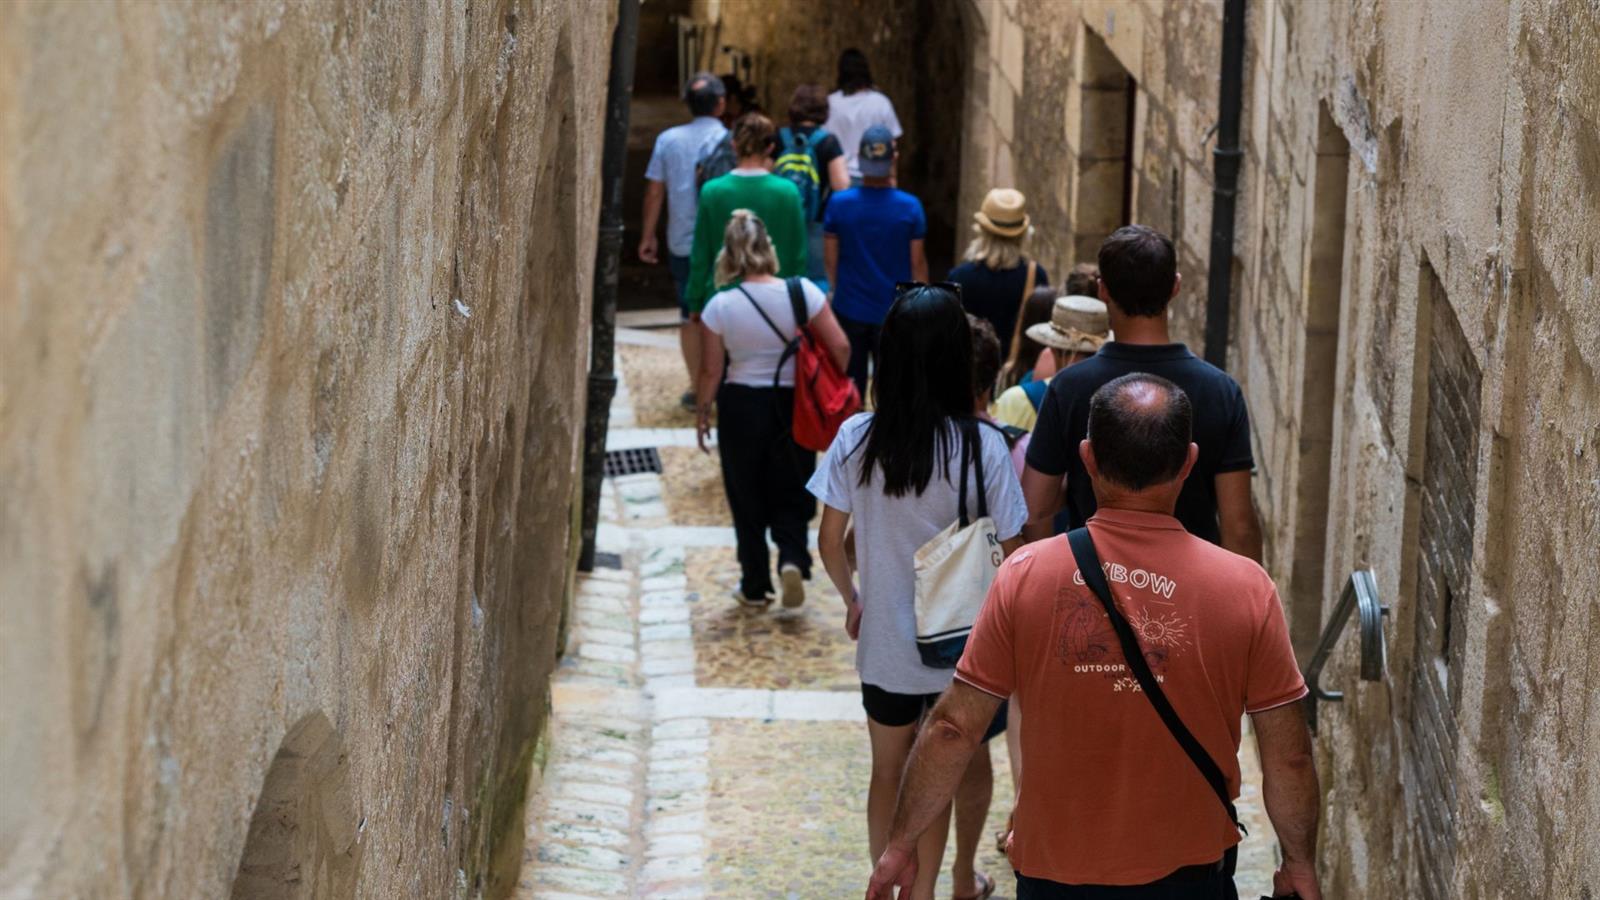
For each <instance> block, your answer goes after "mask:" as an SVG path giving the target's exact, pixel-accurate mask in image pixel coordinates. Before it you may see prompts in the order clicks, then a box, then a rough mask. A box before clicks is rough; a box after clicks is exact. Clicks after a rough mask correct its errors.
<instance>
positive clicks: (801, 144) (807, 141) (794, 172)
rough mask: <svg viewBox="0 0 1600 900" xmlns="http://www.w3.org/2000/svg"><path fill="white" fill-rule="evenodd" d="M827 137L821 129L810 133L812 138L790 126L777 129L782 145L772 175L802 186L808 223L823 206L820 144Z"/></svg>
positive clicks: (801, 196) (813, 219)
mask: <svg viewBox="0 0 1600 900" xmlns="http://www.w3.org/2000/svg"><path fill="white" fill-rule="evenodd" d="M827 136H828V133H827V132H826V131H823V130H822V129H821V128H818V129H817V130H815V131H813V132H811V137H809V138H807V137H802V136H801V135H798V134H795V133H794V130H793V129H791V128H780V129H778V140H779V142H780V143H781V147H780V148H779V154H778V162H777V164H776V165H774V166H773V167H772V174H774V175H777V176H778V177H779V178H784V179H787V180H788V181H789V182H790V183H791V184H793V185H794V186H795V187H796V188H799V189H800V205H801V206H804V207H805V211H806V221H807V222H815V221H816V220H817V210H818V209H819V208H820V207H821V206H822V179H823V174H822V171H821V169H822V167H821V166H820V165H818V164H817V146H818V145H819V144H821V143H822V141H823V140H824V139H825V138H827Z"/></svg>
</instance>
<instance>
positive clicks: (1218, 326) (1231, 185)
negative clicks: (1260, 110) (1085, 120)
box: [1206, 0, 1245, 369]
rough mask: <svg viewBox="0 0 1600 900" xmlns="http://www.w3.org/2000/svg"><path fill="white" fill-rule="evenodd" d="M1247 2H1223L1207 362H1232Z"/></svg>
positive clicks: (1222, 366)
mask: <svg viewBox="0 0 1600 900" xmlns="http://www.w3.org/2000/svg"><path fill="white" fill-rule="evenodd" d="M1244 4H1245V0H1224V2H1223V5H1222V74H1221V77H1220V78H1219V79H1218V82H1217V146H1216V149H1215V150H1213V151H1212V158H1213V160H1214V162H1215V165H1216V170H1215V171H1216V177H1215V179H1214V182H1215V187H1213V188H1212V191H1211V263H1210V269H1209V271H1208V272H1207V273H1206V362H1208V363H1211V364H1212V365H1214V366H1216V367H1217V368H1219V369H1225V368H1227V365H1228V313H1229V310H1230V306H1231V302H1230V300H1231V298H1230V296H1229V294H1230V291H1231V289H1232V286H1233V226H1234V207H1235V205H1236V203H1237V200H1238V195H1239V161H1240V159H1241V158H1242V157H1243V156H1244V151H1243V150H1240V149H1239V111H1240V108H1241V107H1242V105H1243V102H1244V99H1243V98H1244Z"/></svg>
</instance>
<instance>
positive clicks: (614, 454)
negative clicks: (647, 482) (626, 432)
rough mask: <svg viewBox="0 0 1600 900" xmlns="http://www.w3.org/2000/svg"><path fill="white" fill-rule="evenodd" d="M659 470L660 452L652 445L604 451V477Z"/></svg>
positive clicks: (657, 471)
mask: <svg viewBox="0 0 1600 900" xmlns="http://www.w3.org/2000/svg"><path fill="white" fill-rule="evenodd" d="M660 471H661V454H659V453H657V452H656V448H654V447H633V448H630V449H627V450H611V451H608V452H607V453H606V477H607V478H614V477H616V476H618V475H638V474H640V473H642V472H656V473H659V472H660Z"/></svg>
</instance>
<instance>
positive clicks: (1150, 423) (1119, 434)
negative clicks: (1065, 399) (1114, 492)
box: [1089, 372, 1194, 491]
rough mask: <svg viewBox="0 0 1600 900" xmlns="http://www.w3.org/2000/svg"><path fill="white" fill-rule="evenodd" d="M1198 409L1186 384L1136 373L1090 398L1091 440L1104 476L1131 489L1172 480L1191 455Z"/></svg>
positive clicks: (1137, 489) (1120, 379) (1113, 382)
mask: <svg viewBox="0 0 1600 900" xmlns="http://www.w3.org/2000/svg"><path fill="white" fill-rule="evenodd" d="M1193 427H1194V410H1193V409H1192V408H1191V407H1190V404H1189V395H1188V394H1185V393H1184V392H1183V388H1180V387H1178V386H1177V385H1175V384H1173V383H1172V382H1170V381H1168V380H1167V379H1165V378H1162V377H1161V376H1159V375H1149V374H1146V373H1144V372H1133V373H1130V374H1128V375H1124V376H1122V377H1121V378H1117V379H1114V380H1112V381H1108V382H1106V383H1105V384H1104V385H1102V386H1101V387H1100V389H1099V390H1097V391H1095V392H1094V396H1093V397H1090V398H1089V445H1090V446H1091V447H1093V448H1094V461H1095V465H1096V466H1097V467H1098V468H1099V469H1100V475H1101V476H1102V477H1104V478H1105V479H1107V480H1108V481H1113V482H1115V483H1117V484H1118V485H1121V486H1122V487H1125V488H1128V489H1129V490H1134V491H1142V490H1144V489H1145V488H1147V487H1150V486H1151V485H1155V484H1160V483H1162V482H1164V481H1171V480H1172V479H1173V478H1174V477H1176V476H1177V474H1178V473H1179V472H1181V471H1183V464H1184V463H1185V462H1186V461H1188V458H1189V442H1190V440H1191V435H1192V433H1193Z"/></svg>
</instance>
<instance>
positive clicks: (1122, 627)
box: [1067, 527, 1248, 833]
mask: <svg viewBox="0 0 1600 900" xmlns="http://www.w3.org/2000/svg"><path fill="white" fill-rule="evenodd" d="M1067 542H1068V543H1069V544H1071V545H1072V556H1073V558H1074V559H1075V560H1077V563H1078V571H1079V572H1080V573H1081V574H1082V575H1083V582H1084V584H1087V585H1088V586H1089V589H1090V590H1091V591H1094V595H1095V596H1096V597H1098V598H1100V605H1101V606H1104V607H1105V609H1106V616H1107V617H1108V618H1110V619H1111V627H1112V628H1114V629H1116V632H1117V640H1118V641H1120V642H1121V644H1122V656H1123V658H1124V659H1126V660H1127V663H1128V669H1129V670H1130V671H1132V672H1133V677H1134V678H1135V679H1137V680H1138V682H1139V687H1140V688H1142V689H1143V690H1144V695H1145V696H1146V697H1148V698H1150V705H1151V706H1154V707H1155V708H1156V715H1159V716H1160V717H1161V721H1162V722H1163V723H1164V724H1165V725H1166V726H1167V730H1168V731H1170V732H1172V736H1173V737H1174V738H1175V739H1177V741H1178V745H1179V746H1181V747H1182V748H1183V752H1184V753H1187V754H1188V755H1189V760H1190V761H1191V762H1193V763H1194V767H1195V768H1196V769H1199V770H1200V774H1201V775H1202V776H1204V777H1205V779H1206V783H1207V784H1209V785H1211V790H1212V791H1214V792H1216V795H1217V799H1218V800H1220V801H1222V807H1223V809H1225V810H1227V812H1228V819H1229V820H1230V821H1232V822H1233V824H1234V827H1236V828H1238V829H1239V830H1240V831H1246V829H1245V827H1244V825H1243V824H1241V823H1240V822H1239V812H1238V810H1236V809H1234V807H1233V801H1232V800H1231V799H1229V798H1228V781H1227V779H1226V778H1224V777H1223V775H1222V770H1221V769H1219V768H1217V763H1216V761H1215V760H1213V759H1212V758H1211V754H1209V753H1207V752H1206V748H1205V747H1203V746H1201V745H1200V741H1199V740H1198V739H1196V738H1195V736H1194V734H1193V733H1191V732H1190V731H1189V728H1188V726H1187V725H1184V724H1183V720H1182V719H1180V718H1178V711H1177V710H1175V709H1173V708H1172V703H1171V702H1170V701H1168V700H1167V695H1166V693H1165V692H1163V691H1162V690H1161V683H1160V682H1158V681H1156V676H1155V675H1154V673H1152V672H1151V671H1150V663H1149V661H1147V660H1146V659H1145V658H1144V650H1143V649H1141V648H1140V647H1139V638H1138V637H1137V636H1136V635H1134V633H1133V626H1132V625H1129V624H1128V620H1127V619H1126V618H1125V617H1124V616H1123V615H1122V612H1121V611H1120V610H1118V609H1117V604H1116V601H1114V600H1113V599H1112V598H1111V587H1110V586H1109V585H1107V584H1106V576H1105V572H1104V571H1102V570H1101V568H1100V554H1098V553H1096V552H1095V549H1094V539H1093V538H1091V537H1090V536H1089V529H1088V528H1087V527H1084V528H1074V529H1073V530H1071V531H1069V532H1067ZM1246 833H1248V832H1246Z"/></svg>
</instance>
